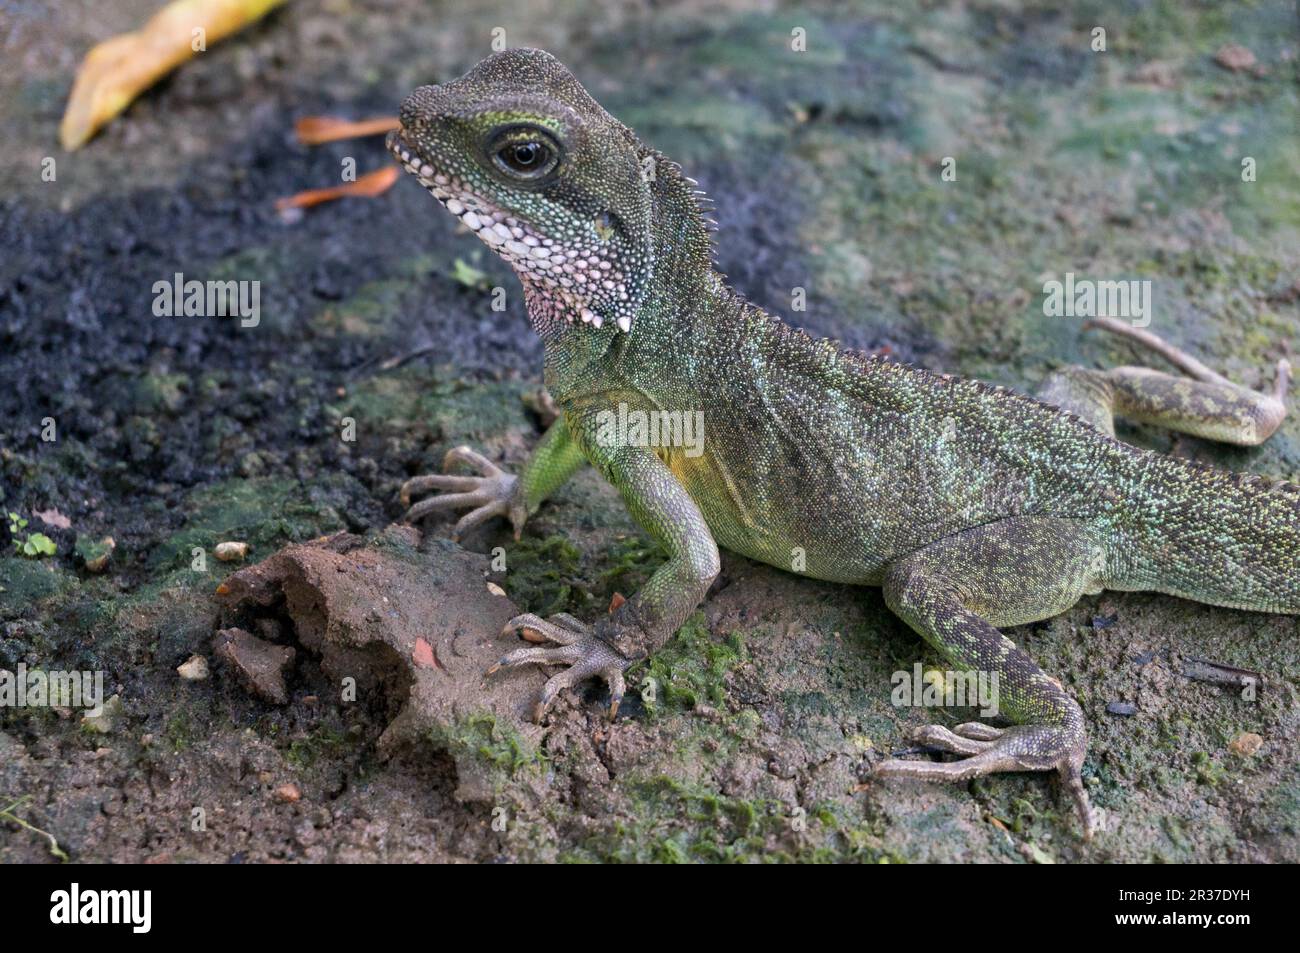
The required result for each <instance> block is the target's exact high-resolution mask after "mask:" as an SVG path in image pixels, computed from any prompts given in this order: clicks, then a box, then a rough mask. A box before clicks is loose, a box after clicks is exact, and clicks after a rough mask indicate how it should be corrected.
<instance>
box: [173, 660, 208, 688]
mask: <svg viewBox="0 0 1300 953" xmlns="http://www.w3.org/2000/svg"><path fill="white" fill-rule="evenodd" d="M176 672H177V674H179V675H180V677H181V678H183V679H185V681H187V682H204V681H207V678H208V660H207V659H206V658H204V657H203V656H202V655H191V656H190V657H189V658H188V659H186V660H185V661H184V662H182V663H181V664H180V665H178V666H176Z"/></svg>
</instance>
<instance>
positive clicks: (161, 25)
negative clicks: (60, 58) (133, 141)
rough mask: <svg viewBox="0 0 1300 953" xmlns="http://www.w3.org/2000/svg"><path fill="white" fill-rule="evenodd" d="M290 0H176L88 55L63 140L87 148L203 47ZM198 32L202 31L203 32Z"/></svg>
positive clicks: (67, 144)
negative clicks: (199, 39)
mask: <svg viewBox="0 0 1300 953" xmlns="http://www.w3.org/2000/svg"><path fill="white" fill-rule="evenodd" d="M284 2H285V0H175V2H174V3H169V4H168V5H167V6H165V7H163V8H162V9H161V10H159V11H158V12H157V13H156V14H154V16H153V18H152V19H150V20H149V22H148V23H146V24H145V25H144V26H143V27H142V28H141V29H140V30H138V31H137V32H135V33H124V34H122V35H121V36H115V37H113V38H112V39H108V40H105V41H104V42H102V43H100V44H98V45H97V46H96V47H95V48H94V49H92V50H91V51H90V52H89V53H87V54H86V59H85V60H84V61H83V62H82V64H81V69H80V71H79V72H78V73H77V81H76V83H74V84H73V87H72V95H71V96H70V97H69V98H68V106H67V109H66V110H65V111H64V113H63V122H62V123H61V124H60V126H59V139H60V141H61V142H62V143H63V148H65V149H68V150H73V149H77V148H80V147H81V146H82V145H84V144H85V143H86V142H87V141H88V140H89V139H90V137H91V136H93V135H94V134H95V133H96V132H97V131H98V130H99V129H100V127H102V126H103V125H104V124H106V123H107V122H108V121H109V120H111V119H112V118H113V117H114V116H116V115H117V114H118V113H120V112H121V111H122V110H124V109H126V107H127V106H129V105H130V104H131V102H132V101H133V100H134V99H135V98H136V97H137V96H139V95H140V93H142V92H143V91H144V90H146V89H148V88H149V87H150V86H152V85H153V84H154V83H156V82H158V80H160V79H162V78H163V77H164V76H166V75H167V74H168V73H170V72H171V71H172V70H174V69H175V68H176V67H177V66H179V65H180V64H182V63H184V62H185V61H186V60H188V59H189V58H190V57H192V56H193V55H194V53H195V50H194V43H195V39H196V36H201V37H202V39H203V45H204V46H207V45H210V44H213V43H216V42H218V41H220V40H222V39H224V38H225V37H227V36H229V35H230V34H232V33H235V32H236V31H238V30H241V29H243V28H244V27H245V26H247V25H248V24H250V23H252V22H253V21H255V20H258V19H260V18H261V17H263V16H265V15H266V14H267V13H268V12H269V11H270V10H272V9H273V8H275V7H278V6H280V4H282V3H284ZM198 31H202V32H201V33H199V32H198Z"/></svg>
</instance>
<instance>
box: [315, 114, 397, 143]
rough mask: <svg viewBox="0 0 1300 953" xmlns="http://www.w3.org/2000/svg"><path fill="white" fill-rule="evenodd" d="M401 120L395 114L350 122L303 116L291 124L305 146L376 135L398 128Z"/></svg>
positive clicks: (325, 117) (333, 117)
mask: <svg viewBox="0 0 1300 953" xmlns="http://www.w3.org/2000/svg"><path fill="white" fill-rule="evenodd" d="M401 126H402V123H401V121H400V120H399V119H398V118H397V117H396V116H380V117H378V118H377V119H363V120H360V121H359V122H352V121H351V120H348V119H339V118H337V117H335V116H303V117H302V118H301V119H299V120H298V121H297V122H296V123H294V125H293V131H294V133H295V134H296V135H297V136H298V141H299V142H301V143H302V144H303V145H305V146H318V145H320V144H321V143H322V142H334V141H336V140H338V139H357V138H360V137H362V136H377V135H380V134H381V133H385V132H392V131H393V130H394V129H400V128H401Z"/></svg>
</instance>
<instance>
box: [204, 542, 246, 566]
mask: <svg viewBox="0 0 1300 953" xmlns="http://www.w3.org/2000/svg"><path fill="white" fill-rule="evenodd" d="M212 552H213V555H215V556H216V557H217V558H218V559H220V560H221V561H222V562H223V563H233V562H239V561H240V560H241V559H243V558H244V557H245V556H247V555H248V543H234V542H228V543H217V548H216V549H214V550H213V551H212Z"/></svg>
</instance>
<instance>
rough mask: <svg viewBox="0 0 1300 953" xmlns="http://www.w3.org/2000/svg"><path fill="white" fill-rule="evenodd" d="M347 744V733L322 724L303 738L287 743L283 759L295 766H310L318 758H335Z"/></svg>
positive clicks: (300, 767)
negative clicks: (287, 748)
mask: <svg viewBox="0 0 1300 953" xmlns="http://www.w3.org/2000/svg"><path fill="white" fill-rule="evenodd" d="M346 744H347V735H345V734H343V732H341V731H339V730H338V729H336V728H332V727H329V726H322V727H320V728H317V729H316V730H315V731H313V732H311V734H309V735H307V737H305V738H295V739H294V740H293V741H291V742H290V743H289V750H288V751H287V752H286V754H285V760H286V761H288V762H289V763H290V764H291V765H293V766H294V767H296V768H299V769H302V768H310V767H311V766H312V765H314V764H315V763H316V762H317V760H318V759H320V758H326V759H332V758H336V757H337V756H338V755H339V753H340V752H342V750H343V748H344V746H345V745H346Z"/></svg>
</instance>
